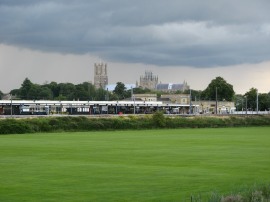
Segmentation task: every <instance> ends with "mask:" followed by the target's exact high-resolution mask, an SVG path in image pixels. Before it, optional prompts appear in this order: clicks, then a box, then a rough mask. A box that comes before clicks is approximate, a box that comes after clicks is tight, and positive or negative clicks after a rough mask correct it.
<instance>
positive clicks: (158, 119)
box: [152, 111, 166, 128]
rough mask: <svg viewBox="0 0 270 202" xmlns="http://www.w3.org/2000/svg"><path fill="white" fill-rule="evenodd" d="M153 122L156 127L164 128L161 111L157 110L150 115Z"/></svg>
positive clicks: (163, 118) (164, 122) (164, 123)
mask: <svg viewBox="0 0 270 202" xmlns="http://www.w3.org/2000/svg"><path fill="white" fill-rule="evenodd" d="M152 120H153V123H154V125H155V126H156V127H161V128H164V127H165V126H166V121H165V117H164V114H163V112H161V111H157V112H155V113H154V114H153V116H152Z"/></svg>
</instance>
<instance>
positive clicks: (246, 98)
mask: <svg viewBox="0 0 270 202" xmlns="http://www.w3.org/2000/svg"><path fill="white" fill-rule="evenodd" d="M246 115H247V96H246Z"/></svg>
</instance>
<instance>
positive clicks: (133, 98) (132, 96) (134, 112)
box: [131, 87, 136, 114]
mask: <svg viewBox="0 0 270 202" xmlns="http://www.w3.org/2000/svg"><path fill="white" fill-rule="evenodd" d="M131 101H133V114H136V109H135V97H134V95H133V88H132V87H131Z"/></svg>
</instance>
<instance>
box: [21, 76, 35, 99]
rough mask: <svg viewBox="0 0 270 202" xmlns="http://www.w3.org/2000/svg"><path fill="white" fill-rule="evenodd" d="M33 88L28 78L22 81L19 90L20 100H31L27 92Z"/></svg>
mask: <svg viewBox="0 0 270 202" xmlns="http://www.w3.org/2000/svg"><path fill="white" fill-rule="evenodd" d="M33 86H34V84H33V83H32V82H31V81H30V80H29V79H28V78H25V79H24V81H23V83H22V86H21V88H20V97H21V99H32V98H30V95H29V92H30V90H31V88H32V87H33Z"/></svg>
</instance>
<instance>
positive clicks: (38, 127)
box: [0, 111, 270, 134]
mask: <svg viewBox="0 0 270 202" xmlns="http://www.w3.org/2000/svg"><path fill="white" fill-rule="evenodd" d="M269 125H270V116H240V117H238V116H230V117H200V116H198V117H196V116H195V117H180V116H173V117H171V116H165V115H164V114H163V113H162V112H161V111H158V112H156V113H154V114H153V115H151V116H150V115H146V116H134V115H132V116H131V115H130V116H120V117H111V118H96V117H95V118H91V117H85V116H63V117H38V118H29V119H28V118H27V119H0V134H21V133H35V132H55V131H93V130H124V129H152V128H218V127H240V126H241V127H243V126H244V127H246V126H269Z"/></svg>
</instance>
